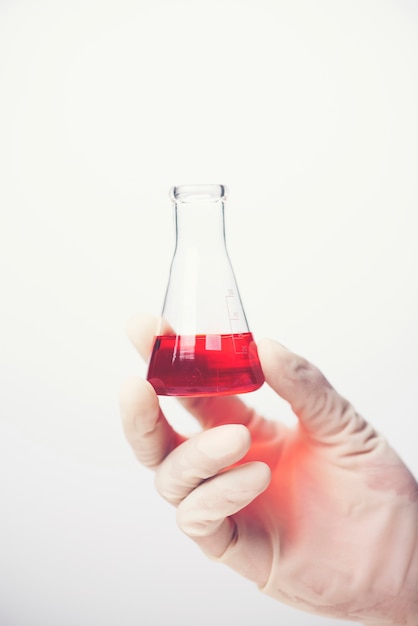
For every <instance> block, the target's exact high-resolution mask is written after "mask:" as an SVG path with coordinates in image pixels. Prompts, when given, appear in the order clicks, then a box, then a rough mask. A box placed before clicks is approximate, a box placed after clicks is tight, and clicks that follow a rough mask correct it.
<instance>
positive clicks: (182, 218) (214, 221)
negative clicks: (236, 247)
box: [175, 200, 225, 248]
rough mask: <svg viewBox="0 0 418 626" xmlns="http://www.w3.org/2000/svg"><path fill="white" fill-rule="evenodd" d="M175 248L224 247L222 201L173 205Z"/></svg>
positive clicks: (199, 201) (198, 201)
mask: <svg viewBox="0 0 418 626" xmlns="http://www.w3.org/2000/svg"><path fill="white" fill-rule="evenodd" d="M175 226H176V246H177V248H179V247H180V248H181V247H184V246H186V247H191V246H193V247H199V248H202V247H203V248H207V247H214V246H216V247H219V246H223V247H225V220H224V203H223V201H222V200H217V201H211V202H204V201H202V200H197V201H193V202H187V203H183V202H177V203H176V204H175Z"/></svg>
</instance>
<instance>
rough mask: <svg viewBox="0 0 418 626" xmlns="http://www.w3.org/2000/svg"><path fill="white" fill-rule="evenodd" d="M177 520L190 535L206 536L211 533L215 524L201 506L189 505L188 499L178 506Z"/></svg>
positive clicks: (179, 525)
mask: <svg viewBox="0 0 418 626" xmlns="http://www.w3.org/2000/svg"><path fill="white" fill-rule="evenodd" d="M176 521H177V525H178V527H179V528H180V529H181V530H182V531H183V532H184V533H185V534H186V535H188V536H189V537H204V536H206V535H208V534H210V532H211V530H212V527H213V525H214V522H213V521H212V520H210V519H207V517H206V516H205V514H204V511H203V510H202V509H201V508H200V507H199V506H196V504H195V505H194V506H189V504H188V502H187V501H186V500H184V501H183V502H182V503H181V504H180V505H179V506H178V507H177V510H176Z"/></svg>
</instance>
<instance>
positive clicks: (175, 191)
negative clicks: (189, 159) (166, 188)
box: [170, 184, 227, 203]
mask: <svg viewBox="0 0 418 626" xmlns="http://www.w3.org/2000/svg"><path fill="white" fill-rule="evenodd" d="M170 198H171V200H172V201H173V202H176V203H177V202H219V200H223V201H224V200H226V198H227V188H226V186H225V185H201V184H199V185H174V186H173V187H171V189H170Z"/></svg>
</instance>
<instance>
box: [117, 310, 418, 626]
mask: <svg viewBox="0 0 418 626" xmlns="http://www.w3.org/2000/svg"><path fill="white" fill-rule="evenodd" d="M154 328H155V320H154V319H152V318H146V317H138V318H136V319H135V320H134V321H133V322H132V324H131V325H130V335H131V338H132V341H133V343H134V345H135V346H136V347H137V349H138V350H139V352H140V353H141V355H142V356H143V357H144V358H147V357H148V355H149V352H150V349H151V344H152V339H153V332H154ZM258 351H259V357H260V361H261V365H262V368H263V371H264V375H265V378H266V382H267V384H269V385H270V386H271V387H272V388H273V389H274V390H275V391H276V392H277V393H278V394H279V395H280V396H281V397H282V398H284V399H285V400H286V401H287V402H289V403H290V405H291V407H292V409H293V411H294V413H295V415H296V416H297V417H298V422H297V427H295V428H294V429H290V428H288V427H285V426H284V425H281V424H280V423H279V422H276V421H267V420H265V419H263V418H262V417H260V416H259V415H257V414H255V412H254V410H253V409H251V408H249V407H247V406H246V405H245V404H244V403H243V402H242V401H241V399H239V398H238V397H235V396H218V397H207V398H202V397H201V398H183V399H182V400H181V402H182V403H183V404H184V405H185V406H186V408H187V409H188V410H189V411H190V412H191V413H192V414H193V415H194V416H195V418H196V419H197V420H198V421H199V423H200V424H201V426H202V431H201V432H199V433H197V434H195V435H193V436H191V437H190V438H189V439H186V438H184V437H183V436H181V435H179V434H178V433H176V432H175V431H174V429H173V428H172V426H171V425H170V424H169V422H168V421H167V420H166V418H165V417H164V415H163V413H162V411H161V409H160V406H159V401H158V397H157V396H156V394H155V393H154V390H153V388H152V387H151V385H150V384H149V383H147V382H146V381H143V380H141V379H137V378H132V379H130V380H129V381H127V382H126V384H125V385H124V386H123V389H122V391H121V397H120V404H121V413H122V418H123V425H124V430H125V433H126V436H127V439H128V441H129V443H130V444H131V446H132V448H133V450H134V452H135V453H136V455H137V457H138V459H139V461H140V462H141V463H143V464H145V465H146V466H148V467H151V468H153V469H155V473H156V486H157V488H158V490H159V492H160V493H161V495H162V496H163V497H164V498H166V499H167V500H168V501H169V502H171V503H172V504H174V505H175V506H176V507H177V520H178V524H179V526H180V528H181V529H182V530H183V531H184V532H185V533H186V534H187V535H189V536H190V537H191V538H192V539H193V540H194V541H195V542H196V543H197V544H198V545H199V546H200V547H201V548H202V550H203V551H204V552H205V553H206V554H207V555H208V556H210V557H211V558H212V559H217V560H219V561H221V562H223V563H226V564H227V565H229V566H230V567H232V568H233V569H235V570H236V571H237V572H239V573H240V574H242V575H243V576H245V577H247V578H249V579H251V580H253V581H254V582H255V583H257V585H258V586H259V587H260V589H262V590H263V591H264V592H265V593H267V594H269V595H270V596H273V597H274V598H276V599H278V600H280V601H283V602H286V603H288V604H290V605H292V606H293V607H296V608H298V609H301V610H305V611H310V612H315V613H318V614H322V615H324V616H328V617H337V618H344V619H350V620H358V621H362V622H364V623H365V624H368V625H379V626H383V625H389V624H390V625H396V626H398V625H399V626H400V625H404V626H417V625H418V485H417V482H416V480H415V479H414V477H413V476H412V475H411V473H410V472H409V471H408V469H407V468H406V467H405V465H404V464H403V462H402V461H401V459H400V458H399V457H398V456H397V454H396V453H395V452H394V451H393V450H392V449H391V448H390V447H389V445H388V443H387V442H386V441H385V439H384V438H383V437H382V436H381V435H380V434H378V433H377V432H376V431H375V430H374V429H373V428H372V426H371V425H370V424H368V423H367V422H366V421H365V420H364V419H363V418H362V417H361V416H360V415H358V414H357V413H356V411H355V409H354V408H353V407H352V406H351V405H350V404H349V402H347V401H346V400H345V399H344V398H342V397H341V396H340V395H339V394H338V393H337V392H336V391H335V390H334V389H333V388H332V387H331V385H330V384H329V383H328V382H327V380H326V379H325V378H324V376H323V375H322V374H321V373H320V372H319V371H318V370H317V369H316V368H315V367H314V366H313V365H311V364H310V363H308V362H307V361H306V360H304V359H303V358H301V357H299V356H297V355H295V354H293V353H292V352H290V351H288V350H286V349H285V348H284V347H282V346H281V345H279V344H277V343H275V342H273V341H271V340H268V339H264V340H262V341H261V342H260V343H259V346H258Z"/></svg>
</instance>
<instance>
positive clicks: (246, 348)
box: [147, 185, 264, 396]
mask: <svg viewBox="0 0 418 626" xmlns="http://www.w3.org/2000/svg"><path fill="white" fill-rule="evenodd" d="M170 197H171V200H172V202H173V204H174V217H175V232H176V244H175V249H174V255H173V259H172V262H171V268H170V274H169V281H168V286H167V291H166V294H165V299H164V305H163V310H162V314H161V318H160V321H159V328H158V329H157V332H156V336H155V338H154V344H153V349H152V353H151V358H150V362H149V366H148V374H147V380H148V381H149V382H150V383H151V384H152V386H153V387H154V389H155V391H156V393H157V394H159V395H164V396H209V395H226V394H236V393H246V392H249V391H254V390H255V389H258V388H259V387H261V385H262V384H263V382H264V376H263V373H262V370H261V366H260V362H259V360H258V354H257V348H256V344H255V342H254V339H253V336H252V334H251V332H250V330H249V328H248V324H247V320H246V317H245V313H244V309H243V306H242V302H241V298H240V295H239V292H238V288H237V283H236V280H235V276H234V272H233V269H232V265H231V262H230V259H229V256H228V252H227V249H226V242H225V222H224V202H225V200H226V188H225V187H224V185H181V186H177V187H173V188H172V189H171V191H170Z"/></svg>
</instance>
